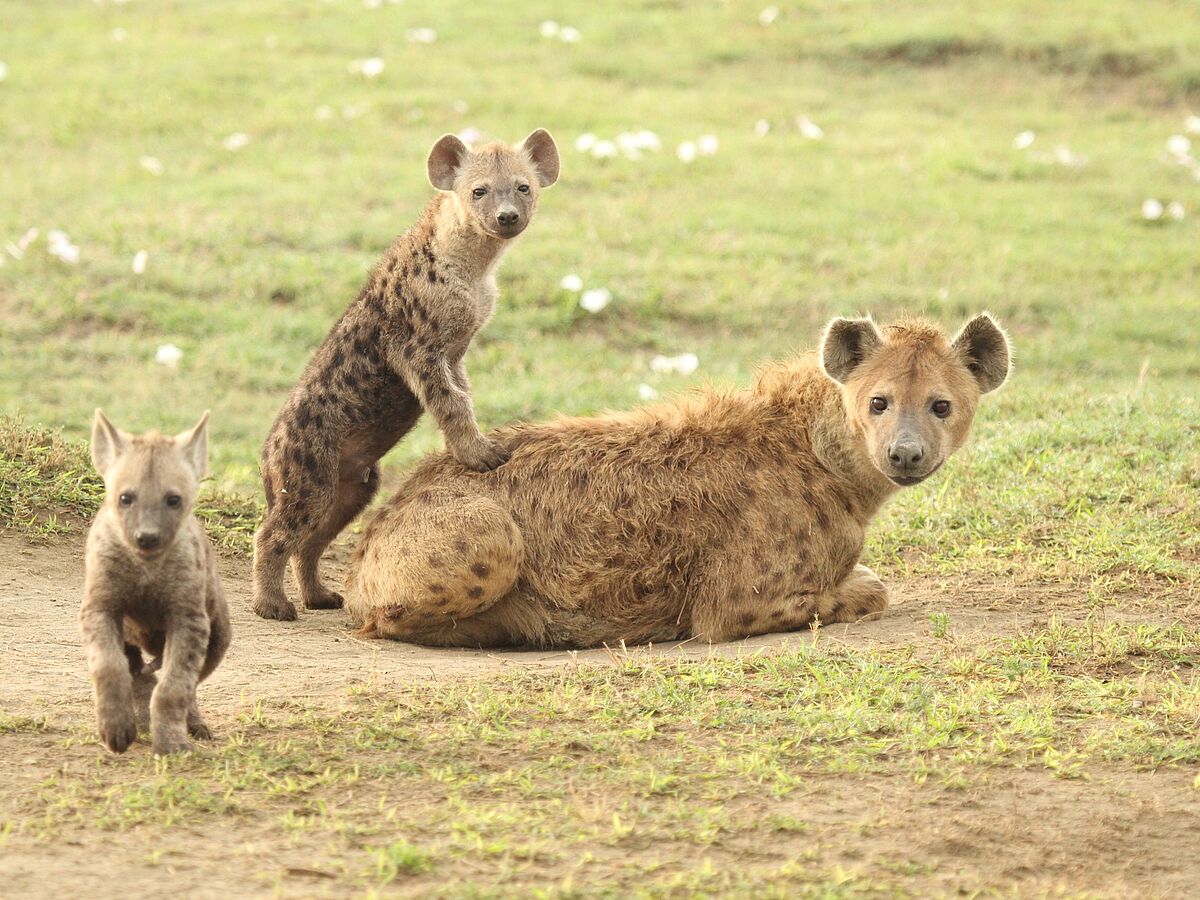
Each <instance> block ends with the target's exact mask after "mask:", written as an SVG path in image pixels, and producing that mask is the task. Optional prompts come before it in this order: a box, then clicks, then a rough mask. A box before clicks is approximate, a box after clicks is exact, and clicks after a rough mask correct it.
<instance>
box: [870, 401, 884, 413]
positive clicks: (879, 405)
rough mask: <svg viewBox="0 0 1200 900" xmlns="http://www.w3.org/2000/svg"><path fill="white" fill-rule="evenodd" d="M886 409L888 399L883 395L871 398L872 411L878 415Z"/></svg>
mask: <svg viewBox="0 0 1200 900" xmlns="http://www.w3.org/2000/svg"><path fill="white" fill-rule="evenodd" d="M886 409H887V400H885V399H884V398H883V397H872V398H871V412H873V413H875V414H877V415H878V414H879V413H881V412H883V411H884V410H886Z"/></svg>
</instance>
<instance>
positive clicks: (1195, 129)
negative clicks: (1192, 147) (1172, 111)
mask: <svg viewBox="0 0 1200 900" xmlns="http://www.w3.org/2000/svg"><path fill="white" fill-rule="evenodd" d="M1183 127H1184V128H1186V129H1187V130H1188V131H1189V132H1191V133H1192V134H1200V116H1188V117H1187V119H1186V120H1184V123H1183Z"/></svg>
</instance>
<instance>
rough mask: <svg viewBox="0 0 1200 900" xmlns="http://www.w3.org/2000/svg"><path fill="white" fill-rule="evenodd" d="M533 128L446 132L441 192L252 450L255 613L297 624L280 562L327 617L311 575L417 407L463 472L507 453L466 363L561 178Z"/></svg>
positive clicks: (337, 602)
mask: <svg viewBox="0 0 1200 900" xmlns="http://www.w3.org/2000/svg"><path fill="white" fill-rule="evenodd" d="M558 166H559V162H558V149H557V148H556V147H555V145H554V139H553V138H551V137H550V135H549V134H548V133H547V132H546V131H543V130H541V129H539V130H537V131H535V132H533V134H531V135H529V137H527V138H526V139H525V140H524V141H523V142H522V143H521V144H519V145H517V146H514V147H510V146H508V145H506V144H500V143H493V144H487V145H485V146H482V147H478V148H475V149H473V150H472V149H468V148H467V147H466V146H465V145H464V144H463V142H462V141H460V140H459V139H458V138H457V137H455V136H454V135H446V136H445V137H443V138H441V139H440V140H439V141H438V142H437V143H436V144H434V145H433V149H432V150H431V151H430V154H429V160H428V172H429V180H430V181H431V182H432V183H433V186H434V187H435V188H437V189H438V191H439V193H438V194H437V195H436V196H434V198H433V199H432V200H431V201H430V202H429V205H428V206H426V207H425V211H424V212H423V213H422V214H421V217H420V219H418V220H417V223H416V224H415V225H413V226H412V228H410V229H409V230H408V231H407V232H406V233H405V234H404V235H403V236H401V237H400V238H399V239H398V240H397V241H396V242H395V243H394V244H393V245H392V246H391V248H390V249H389V250H388V252H387V253H386V254H385V255H384V257H383V259H382V261H380V263H379V264H378V265H377V266H376V267H375V270H374V271H373V272H372V273H371V275H370V277H369V278H368V279H367V283H366V285H365V286H364V287H363V289H362V291H361V292H360V293H359V296H358V299H357V300H355V301H354V302H353V303H351V304H350V307H349V308H348V309H347V310H346V312H345V313H344V314H343V315H342V318H341V319H340V320H339V321H338V323H337V324H336V325H335V326H334V327H333V330H332V331H331V332H330V333H329V336H328V337H326V338H325V342H324V343H323V344H321V346H320V348H319V349H318V350H317V352H316V354H315V355H314V356H313V358H312V360H311V361H310V362H309V364H308V368H307V369H305V371H304V374H303V375H302V376H301V378H300V383H299V384H297V385H296V387H295V388H294V389H293V390H292V393H291V396H290V397H289V398H288V400H287V402H286V403H285V404H284V406H283V409H282V410H281V411H280V413H279V416H278V418H276V420H275V424H274V426H273V427H272V428H271V432H270V434H269V435H268V437H267V441H266V444H265V445H264V447H263V454H262V476H263V487H264V488H265V490H266V496H267V513H266V517H265V518H264V520H263V524H262V527H261V528H260V529H259V532H258V535H257V536H256V538H255V543H254V601H253V605H254V611H255V612H256V613H258V614H259V615H260V616H263V617H264V618H267V619H283V620H290V619H294V618H296V607H295V606H293V605H292V603H291V602H290V601H289V600H288V599H287V597H286V596H285V595H284V590H283V580H284V570H285V568H286V565H287V561H288V559H289V558H290V559H291V561H292V565H293V567H294V570H295V573H296V578H297V581H298V582H299V585H300V599H301V600H302V601H303V603H304V606H305V607H306V608H308V609H337V608H339V607H341V605H342V596H341V594H337V593H335V592H333V591H331V590H330V589H328V588H327V587H325V586H324V585H323V584H322V583H321V580H320V576H319V573H318V566H319V564H320V560H321V554H322V553H323V552H324V550H325V548H326V547H328V546H329V543H330V541H332V540H333V539H334V538H335V537H337V535H338V534H339V533H340V532H341V530H342V529H343V528H345V527H346V525H348V524H349V523H350V521H351V520H352V519H353V518H354V517H355V516H357V515H358V514H359V512H361V511H362V509H363V508H364V507H365V506H366V505H367V503H368V502H370V500H371V497H372V496H373V495H374V494H375V491H376V490H377V489H378V487H379V468H378V466H377V465H376V463H377V462H378V460H379V458H380V457H381V456H383V455H384V454H385V453H387V451H388V450H390V449H391V448H392V447H393V446H394V445H395V444H396V442H397V441H399V440H400V438H402V437H404V435H405V434H407V433H408V431H409V430H410V429H411V428H412V427H413V424H414V423H415V422H416V421H417V418H418V417H419V416H420V415H421V411H422V410H423V409H424V410H428V411H429V412H430V413H432V414H433V417H434V418H435V419H436V420H437V423H438V426H439V427H440V428H441V430H442V434H443V435H444V436H445V439H446V446H447V448H448V449H449V451H450V452H451V453H452V454H453V455H454V457H455V458H456V459H457V460H458V461H459V463H461V464H462V465H463V466H465V467H466V468H467V469H471V470H474V471H480V472H482V471H487V470H489V469H494V468H496V467H497V466H499V465H500V464H501V463H503V462H504V461H505V460H506V459H507V458H508V453H507V451H506V450H505V449H504V448H503V447H501V446H500V445H499V444H497V443H496V442H495V441H493V440H491V439H490V438H488V437H485V436H484V435H483V434H482V433H481V432H480V430H479V426H478V425H477V424H476V422H475V414H474V411H473V408H472V406H471V385H470V382H469V381H468V380H467V370H466V368H465V367H464V366H463V355H464V354H465V353H466V351H467V346H468V345H469V344H470V343H471V339H472V338H473V337H474V336H475V333H476V332H477V331H479V329H480V328H482V327H483V326H484V325H485V324H486V323H487V321H488V320H489V319H490V318H491V317H492V311H493V309H494V308H495V304H496V296H497V289H496V280H495V272H496V267H497V265H498V263H499V262H500V257H501V255H502V254H503V253H504V251H505V250H506V249H507V247H508V246H509V243H510V242H511V241H512V239H513V238H515V237H516V236H517V235H519V234H520V233H521V232H522V231H524V230H525V227H526V226H527V225H528V224H529V221H530V219H532V218H533V213H534V210H535V209H536V208H537V200H538V192H539V191H540V190H541V189H542V188H545V187H549V186H550V185H552V184H554V182H555V181H557V180H558Z"/></svg>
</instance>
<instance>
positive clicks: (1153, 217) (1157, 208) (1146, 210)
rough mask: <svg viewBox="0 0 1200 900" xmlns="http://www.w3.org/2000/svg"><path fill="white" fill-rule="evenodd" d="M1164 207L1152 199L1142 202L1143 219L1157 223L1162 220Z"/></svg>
mask: <svg viewBox="0 0 1200 900" xmlns="http://www.w3.org/2000/svg"><path fill="white" fill-rule="evenodd" d="M1162 214H1163V205H1162V204H1161V203H1159V202H1158V201H1157V200H1155V199H1154V198H1153V197H1151V198H1150V199H1149V200H1145V201H1143V202H1142V218H1143V219H1146V220H1148V221H1150V222H1156V221H1158V220H1159V219H1161V218H1162Z"/></svg>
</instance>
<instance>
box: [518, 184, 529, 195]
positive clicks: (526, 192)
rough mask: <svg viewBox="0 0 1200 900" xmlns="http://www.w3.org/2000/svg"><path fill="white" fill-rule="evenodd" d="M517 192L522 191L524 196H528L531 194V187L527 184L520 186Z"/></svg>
mask: <svg viewBox="0 0 1200 900" xmlns="http://www.w3.org/2000/svg"><path fill="white" fill-rule="evenodd" d="M517 190H518V191H520V192H521V193H522V194H528V193H529V185H527V184H521V185H518V186H517Z"/></svg>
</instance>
